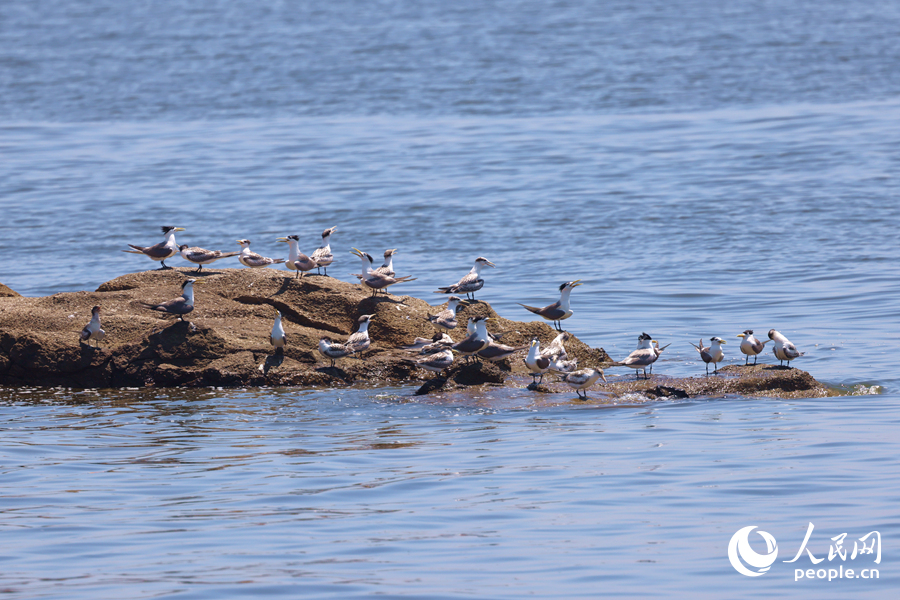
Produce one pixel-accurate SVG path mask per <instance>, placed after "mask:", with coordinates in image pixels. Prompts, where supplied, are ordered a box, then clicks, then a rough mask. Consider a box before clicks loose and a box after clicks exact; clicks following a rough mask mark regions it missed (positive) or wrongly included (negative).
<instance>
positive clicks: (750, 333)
mask: <svg viewBox="0 0 900 600" xmlns="http://www.w3.org/2000/svg"><path fill="white" fill-rule="evenodd" d="M744 335H753V330H752V329H745V330H744Z"/></svg>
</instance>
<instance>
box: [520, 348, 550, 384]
mask: <svg viewBox="0 0 900 600" xmlns="http://www.w3.org/2000/svg"><path fill="white" fill-rule="evenodd" d="M551 362H552V361H551V360H550V357H548V356H542V355H541V342H540V341H539V340H538V339H537V338H534V339H532V340H531V347H530V348H529V349H528V356H526V357H525V366H526V367H527V368H528V370H529V371H531V383H532V384H534V383H543V381H544V373H546V372H547V371H548V370H549V369H550V363H551ZM538 375H540V376H541V380H540V381H538V382H535V380H534V378H535V377H537V376H538Z"/></svg>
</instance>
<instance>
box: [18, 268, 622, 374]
mask: <svg viewBox="0 0 900 600" xmlns="http://www.w3.org/2000/svg"><path fill="white" fill-rule="evenodd" d="M187 276H192V277H196V278H197V279H198V280H201V281H202V283H198V284H195V286H194V288H195V308H194V311H193V312H192V313H190V314H189V315H188V321H186V322H182V321H180V320H178V319H177V318H173V317H170V316H167V315H165V314H162V313H156V312H153V311H150V310H147V309H145V308H143V307H142V306H141V304H140V303H141V302H162V301H165V300H168V299H171V298H174V297H176V296H178V295H179V294H180V286H181V283H182V282H183V281H184V279H185V278H186V277H187ZM94 305H99V306H100V307H101V322H102V326H103V329H104V330H105V331H106V339H105V340H104V342H103V343H102V344H101V347H100V348H93V347H90V346H88V345H85V344H81V343H80V342H79V333H80V332H81V329H82V328H83V327H84V326H85V325H86V324H87V322H88V321H89V320H90V313H91V308H92V307H93V306H94ZM444 306H446V305H444ZM275 309H278V310H279V311H281V313H282V314H283V315H284V319H285V330H286V335H287V339H288V344H287V348H286V349H285V352H284V354H283V355H281V354H275V353H274V352H273V350H272V348H271V346H270V345H269V333H270V332H271V329H272V322H273V317H274V315H275ZM438 310H440V308H436V307H434V306H431V305H429V304H428V303H427V302H425V301H424V300H420V299H418V298H412V297H409V296H394V295H389V296H386V295H383V294H379V295H378V296H376V297H373V296H372V295H371V292H370V291H369V290H363V289H361V287H360V286H359V285H353V284H350V283H346V282H343V281H339V280H336V279H333V278H331V277H325V276H315V275H307V276H306V277H303V278H302V279H295V278H294V277H293V273H287V272H283V271H278V270H275V269H216V270H210V271H209V272H203V273H201V274H200V275H196V276H195V275H194V274H193V273H192V269H172V270H169V271H145V272H141V273H131V274H128V275H123V276H122V277H118V278H116V279H113V280H112V281H108V282H106V283H104V284H103V285H101V286H100V287H99V288H98V289H97V291H96V292H71V293H61V294H55V295H53V296H48V297H44V298H25V297H21V296H19V297H7V298H0V385H12V386H14V385H50V386H71V387H138V386H163V387H170V386H258V385H270V386H335V385H350V384H353V385H360V386H379V385H385V384H390V383H394V384H396V383H398V382H401V381H402V382H407V381H410V380H413V381H415V380H420V381H429V380H432V379H434V377H433V374H431V373H428V372H426V371H421V370H419V369H415V368H414V367H412V366H410V365H408V364H405V363H404V362H403V361H402V358H408V357H409V356H410V355H409V353H407V352H405V351H401V350H398V349H397V348H398V347H400V346H402V345H404V344H408V343H410V342H411V341H412V340H413V339H414V338H415V337H417V336H422V337H431V335H433V334H434V328H433V326H432V325H431V324H430V323H428V322H427V320H426V316H427V315H428V314H429V313H430V314H434V313H435V312H436V311H438ZM364 314H374V315H375V317H374V318H373V319H372V323H371V325H370V327H369V333H370V337H371V338H372V345H371V347H370V349H369V350H368V351H367V352H366V357H365V359H364V360H358V359H354V358H345V359H343V360H341V361H339V362H338V363H337V364H336V365H335V366H334V367H330V366H328V365H329V364H330V361H326V360H325V359H324V358H323V357H322V356H320V355H319V354H318V351H317V346H318V342H319V339H320V338H321V337H323V336H329V337H331V338H332V339H335V340H338V341H340V340H344V339H346V338H347V336H349V335H350V334H351V333H352V332H353V331H355V330H356V327H357V319H358V318H359V317H360V315H364ZM475 315H484V316H488V317H490V320H489V321H488V323H489V329H490V331H491V332H492V333H495V334H496V333H503V334H504V337H503V342H504V343H506V344H509V345H512V346H516V345H523V344H526V343H527V342H528V341H529V340H530V339H531V338H532V337H538V338H539V339H540V340H541V341H542V342H543V343H545V344H546V343H548V342H549V341H550V340H552V339H553V338H554V337H555V336H556V332H555V331H554V330H553V329H552V328H550V327H549V326H548V325H546V324H545V323H538V322H534V323H520V322H515V321H510V320H508V319H504V318H502V317H500V316H499V315H497V314H496V313H495V312H494V311H493V309H492V308H491V306H490V305H489V304H487V303H485V302H477V303H474V304H470V305H467V306H466V308H465V309H464V310H463V311H462V312H461V313H460V318H461V320H462V321H463V322H464V321H465V320H466V319H467V318H468V317H469V316H475ZM451 335H452V337H454V339H457V340H458V339H462V337H464V336H465V328H464V327H459V328H457V329H456V330H454V331H453V332H451ZM567 349H568V350H569V352H570V354H573V355H575V356H577V357H578V358H579V361H580V363H581V364H585V365H599V364H603V363H605V362H609V357H608V356H607V355H606V353H605V352H604V351H603V350H602V349H596V348H589V347H588V346H587V345H585V344H584V343H582V342H581V341H579V340H578V339H576V338H575V337H574V336H573V338H572V339H571V340H570V342H569V343H568V344H567ZM457 362H458V363H460V364H457V365H456V366H455V368H454V369H451V370H449V371H448V379H449V380H450V384H449V385H448V386H447V388H448V389H449V388H453V387H461V386H470V385H480V384H485V383H495V384H498V383H502V382H503V380H504V379H505V376H506V374H510V373H512V372H513V371H514V370H516V369H518V370H520V371H521V370H522V369H523V367H521V366H520V365H519V363H521V358H519V359H518V360H513V361H512V362H513V364H512V365H511V364H510V363H509V362H508V361H506V362H505V363H500V364H499V365H497V366H494V365H486V366H485V367H484V368H483V369H476V370H475V371H473V370H472V369H471V368H464V367H465V366H464V365H462V364H461V362H462V361H457Z"/></svg>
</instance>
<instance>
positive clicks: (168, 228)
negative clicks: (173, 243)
mask: <svg viewBox="0 0 900 600" xmlns="http://www.w3.org/2000/svg"><path fill="white" fill-rule="evenodd" d="M160 229H162V232H163V233H169V232H170V231H172V230H173V229H175V227H173V226H172V225H163V226H162V227H160Z"/></svg>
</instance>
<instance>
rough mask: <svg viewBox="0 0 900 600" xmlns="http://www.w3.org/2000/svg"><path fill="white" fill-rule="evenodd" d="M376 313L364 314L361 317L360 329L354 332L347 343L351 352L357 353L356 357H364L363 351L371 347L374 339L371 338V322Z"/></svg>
mask: <svg viewBox="0 0 900 600" xmlns="http://www.w3.org/2000/svg"><path fill="white" fill-rule="evenodd" d="M374 316H375V315H362V316H361V317H360V318H359V329H358V330H357V331H356V333H354V334H352V335H351V336H350V337H349V338H347V341H346V343H345V345H346V346H347V348H349V349H350V352H352V353H353V354H356V358H362V353H363V352H365V351H366V350H368V349H369V345H370V344H371V343H372V341H371V340H370V339H369V322H370V321H371V320H372V317H374Z"/></svg>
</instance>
